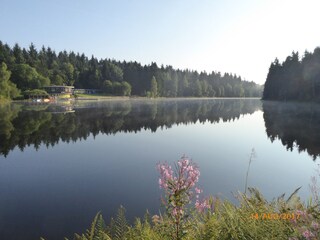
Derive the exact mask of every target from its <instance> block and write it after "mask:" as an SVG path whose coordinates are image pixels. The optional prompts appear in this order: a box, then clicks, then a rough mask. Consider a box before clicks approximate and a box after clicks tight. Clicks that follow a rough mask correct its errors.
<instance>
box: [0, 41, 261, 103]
mask: <svg viewBox="0 0 320 240" xmlns="http://www.w3.org/2000/svg"><path fill="white" fill-rule="evenodd" d="M48 85H72V86H75V88H86V89H100V90H101V91H103V92H104V93H105V94H109V95H138V96H148V97H158V96H159V97H189V96H194V97H260V96H261V95H262V86H260V85H258V84H256V83H254V82H248V81H243V80H242V79H241V77H240V76H237V75H234V74H229V73H224V74H221V73H220V72H211V73H206V72H200V73H198V72H197V71H192V70H188V69H186V70H180V69H174V68H173V67H172V66H160V67H159V66H157V64H156V63H151V64H150V65H144V66H143V65H141V64H140V63H138V62H126V61H123V62H120V61H116V60H112V59H100V60H98V59H97V58H95V57H94V56H92V57H91V58H88V57H87V56H85V55H84V54H79V53H74V52H66V51H61V52H58V53H56V52H55V51H54V50H52V49H51V48H50V47H48V48H45V47H42V48H41V49H40V50H37V49H36V47H35V46H34V45H33V44H31V45H30V47H29V48H28V49H25V48H21V47H20V46H19V45H18V44H15V45H14V46H13V47H12V48H11V47H10V46H9V45H8V44H3V43H2V42H1V41H0V86H1V88H0V96H2V97H6V98H15V97H17V96H18V95H19V94H20V92H23V91H26V90H30V89H41V88H42V87H44V86H48Z"/></svg>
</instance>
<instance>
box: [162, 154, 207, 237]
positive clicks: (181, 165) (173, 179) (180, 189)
mask: <svg viewBox="0 0 320 240" xmlns="http://www.w3.org/2000/svg"><path fill="white" fill-rule="evenodd" d="M157 168H158V171H159V173H160V178H159V186H160V188H162V189H164V191H165V196H166V200H164V201H163V203H164V204H165V207H166V210H167V214H168V216H169V217H170V218H171V219H172V220H173V222H174V224H175V225H176V231H177V235H178V231H180V230H181V227H182V222H183V220H185V218H186V217H187V213H186V212H187V210H188V209H187V206H188V205H190V204H191V203H192V200H193V199H194V198H196V201H195V207H196V209H197V210H198V211H199V212H204V211H205V210H206V209H209V208H210V204H209V200H207V199H204V200H202V201H201V200H200V199H199V195H200V193H202V190H201V189H200V188H198V187H196V183H197V182H198V181H199V176H200V171H199V168H198V166H197V165H196V164H195V163H193V162H192V161H191V160H189V159H188V158H187V157H185V156H183V157H182V158H181V159H180V160H179V161H178V163H177V164H175V171H174V170H173V169H172V167H171V166H170V165H168V164H167V163H159V164H158V165H157ZM179 229H180V230H179Z"/></svg>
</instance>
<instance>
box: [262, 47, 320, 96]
mask: <svg viewBox="0 0 320 240" xmlns="http://www.w3.org/2000/svg"><path fill="white" fill-rule="evenodd" d="M263 99H266V100H280V101H289V100H302V101H319V100H320V48H319V47H318V48H316V49H315V50H314V51H313V53H311V52H308V51H305V53H304V56H303V57H302V59H301V60H300V58H299V53H298V52H292V55H291V56H288V57H287V58H286V60H285V61H284V62H282V63H279V60H278V59H275V61H274V62H273V63H271V66H270V68H269V73H268V76H267V80H266V83H265V87H264V91H263Z"/></svg>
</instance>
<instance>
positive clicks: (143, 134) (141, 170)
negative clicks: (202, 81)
mask: <svg viewBox="0 0 320 240" xmlns="http://www.w3.org/2000/svg"><path fill="white" fill-rule="evenodd" d="M319 130H320V106H319V105H313V104H288V103H277V102H267V103H266V102H265V103H262V102H261V101H260V100H256V99H247V100H239V99H224V100H223V99H221V100H215V99H202V100H200V99H195V100H182V99H180V100H122V101H99V102H76V103H65V104H61V105H25V104H12V105H5V106H0V239H7V240H11V239H15V240H19V239H26V240H28V239H39V237H40V236H43V237H45V238H46V239H49V240H50V239H63V236H67V237H71V236H72V235H73V233H75V232H78V233H79V232H83V231H84V230H85V229H86V228H87V227H88V226H89V224H90V223H91V221H92V219H93V217H94V215H95V214H96V213H97V212H98V211H102V213H103V215H104V218H105V220H106V221H107V222H109V219H110V217H111V216H114V215H115V214H116V210H117V209H118V208H119V206H120V205H123V206H125V208H126V209H127V217H128V218H129V219H130V220H133V218H134V216H142V215H143V214H144V213H145V211H146V209H148V210H149V211H150V212H151V214H156V213H158V211H159V206H160V200H159V199H160V194H161V192H160V190H159V187H158V183H157V182H158V181H157V180H158V173H157V171H156V168H155V166H156V163H158V162H159V161H167V162H174V161H176V160H178V159H179V158H180V157H181V156H182V155H183V154H185V155H187V156H189V157H190V158H192V159H193V160H194V161H195V162H196V163H197V164H198V165H199V167H200V171H201V176H200V182H199V183H200V186H201V187H202V188H203V189H204V193H205V194H213V195H216V196H220V197H222V198H228V199H229V200H231V201H233V202H236V201H235V200H234V197H233V194H232V193H236V192H237V191H238V190H240V191H244V187H245V178H246V171H247V168H248V161H249V155H250V152H251V149H252V148H254V149H255V151H256V153H257V158H255V160H254V161H253V162H252V164H251V166H250V172H249V177H248V186H251V187H257V188H259V189H260V190H261V192H262V193H263V194H264V196H265V197H266V198H268V199H270V200H271V199H272V198H273V197H277V196H279V195H281V194H282V193H287V195H290V193H292V192H293V191H294V190H295V189H296V188H298V187H300V186H302V189H301V190H300V196H301V197H302V198H303V199H306V198H307V197H308V196H309V195H310V193H309V188H308V184H309V183H310V177H311V176H312V175H313V174H314V169H315V167H316V164H317V163H318V162H319V161H318V159H317V158H318V155H319V153H320V136H319V134H320V131H319Z"/></svg>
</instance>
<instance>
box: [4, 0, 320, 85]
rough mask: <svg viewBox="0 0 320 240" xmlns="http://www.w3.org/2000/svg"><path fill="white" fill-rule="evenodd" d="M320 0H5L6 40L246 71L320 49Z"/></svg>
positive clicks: (246, 74)
mask: <svg viewBox="0 0 320 240" xmlns="http://www.w3.org/2000/svg"><path fill="white" fill-rule="evenodd" d="M319 9H320V1H319V0H302V1H298V0H233V1H231V0H201V1H199V0H158V1H156V0H148V1H147V0H90V1H89V0H50V1H44V0H28V1H25V0H20V1H18V0H0V41H2V42H3V43H7V44H9V45H10V46H11V47H12V46H13V45H14V44H15V43H18V44H19V45H20V46H22V47H26V48H27V47H29V45H30V43H31V42H32V43H34V45H35V46H36V48H37V49H40V48H41V47H42V46H43V45H44V46H46V47H51V48H52V49H54V50H56V51H62V50H66V51H68V52H69V51H74V52H79V53H85V54H86V55H87V56H88V57H91V56H92V55H94V56H95V57H97V58H99V59H100V58H103V59H104V58H111V59H115V60H120V61H122V60H126V61H137V62H140V63H142V64H150V63H151V62H156V63H157V64H158V66H160V65H161V64H163V65H171V66H173V67H174V68H180V69H186V68H188V69H192V70H197V71H199V72H200V71H206V72H212V71H220V72H222V73H224V72H229V73H235V74H237V75H240V76H241V77H242V79H245V80H248V81H254V82H256V83H259V84H263V83H264V82H265V79H266V76H267V73H268V69H269V66H270V63H271V62H272V61H274V59H275V58H276V57H277V58H278V59H279V60H280V61H284V60H285V58H286V57H287V56H288V55H290V54H291V53H292V51H299V53H300V56H302V55H303V53H304V51H305V50H308V51H313V50H314V48H315V47H317V46H320V31H319V26H320V14H319Z"/></svg>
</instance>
